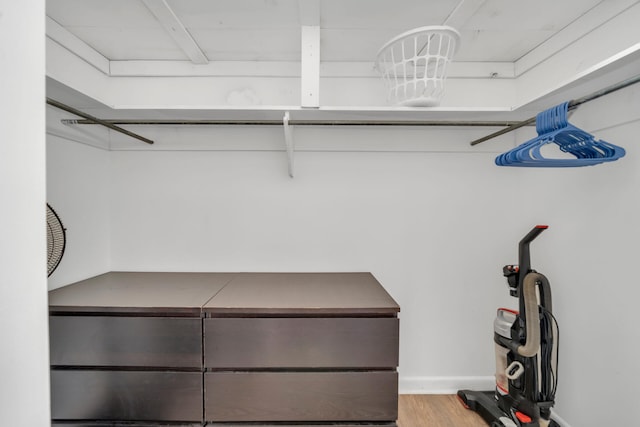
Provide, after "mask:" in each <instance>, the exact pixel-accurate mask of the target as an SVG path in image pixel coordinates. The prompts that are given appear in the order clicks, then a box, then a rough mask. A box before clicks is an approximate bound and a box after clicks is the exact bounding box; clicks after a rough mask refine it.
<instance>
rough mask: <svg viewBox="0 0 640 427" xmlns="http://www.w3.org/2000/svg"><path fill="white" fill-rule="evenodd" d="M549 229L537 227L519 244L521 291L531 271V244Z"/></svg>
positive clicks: (542, 226) (543, 226)
mask: <svg viewBox="0 0 640 427" xmlns="http://www.w3.org/2000/svg"><path fill="white" fill-rule="evenodd" d="M547 228H549V226H548V225H536V226H535V227H533V229H532V230H531V231H530V232H529V233H528V234H527V235H526V236H524V237H523V238H522V240H520V243H518V265H519V266H520V280H519V283H518V286H519V288H520V289H521V290H522V284H523V282H524V278H525V276H526V275H527V274H529V272H530V271H531V255H530V253H529V244H530V243H531V242H532V241H533V239H535V238H536V237H538V236H539V235H540V233H542V232H543V231H544V230H546V229H547Z"/></svg>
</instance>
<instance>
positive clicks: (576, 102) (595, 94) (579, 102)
mask: <svg viewBox="0 0 640 427" xmlns="http://www.w3.org/2000/svg"><path fill="white" fill-rule="evenodd" d="M638 82H640V75H637V76H635V77H631V78H629V79H627V80H624V81H622V82H620V83H617V84H615V85H611V86H609V87H606V88H604V89H602V90H599V91H597V92H593V93H592V94H590V95H587V96H584V97H582V98H578V99H574V100H571V101H569V105H568V107H567V109H568V110H569V111H571V110H574V109H576V108H578V106H579V105H582V104H584V103H585V102H589V101H593V100H594V99H598V98H600V97H601V96H604V95H608V94H610V93H612V92H615V91H617V90H620V89H624V88H625V87H627V86H631V85H632V84H635V83H638ZM535 122H536V118H535V117H531V118H528V119H526V120H523V121H521V122H517V123H514V124H511V125H508V127H506V128H504V129H502V130H499V131H497V132H494V133H492V134H490V135H487V136H484V137H482V138H479V139H476V140H473V141H471V143H470V144H471V145H478V144H480V143H482V142H485V141H488V140H490V139H493V138H495V137H498V136H500V135H504V134H505V133H509V132H513V131H514V130H516V129H520V128H521V127H523V126H527V125H532V124H535Z"/></svg>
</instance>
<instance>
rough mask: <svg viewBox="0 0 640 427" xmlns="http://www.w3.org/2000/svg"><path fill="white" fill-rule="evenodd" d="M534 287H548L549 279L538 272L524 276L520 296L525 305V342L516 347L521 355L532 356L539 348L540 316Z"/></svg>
mask: <svg viewBox="0 0 640 427" xmlns="http://www.w3.org/2000/svg"><path fill="white" fill-rule="evenodd" d="M536 287H542V288H544V287H546V288H547V289H548V288H549V281H548V280H547V278H546V277H545V276H544V275H543V274H540V273H529V274H527V275H526V276H525V278H524V287H523V288H522V294H521V295H522V296H521V298H522V299H523V300H524V306H525V313H524V315H525V325H526V338H525V339H526V342H525V343H524V344H523V345H519V346H518V347H517V349H516V350H517V352H518V354H519V355H520V356H522V357H533V356H535V355H536V353H537V352H538V350H539V349H540V340H541V336H540V317H539V314H538V296H537V293H536Z"/></svg>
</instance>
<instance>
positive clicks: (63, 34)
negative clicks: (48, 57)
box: [46, 16, 109, 74]
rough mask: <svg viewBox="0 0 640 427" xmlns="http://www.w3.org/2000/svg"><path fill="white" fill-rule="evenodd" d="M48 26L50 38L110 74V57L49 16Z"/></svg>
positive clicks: (47, 18)
mask: <svg viewBox="0 0 640 427" xmlns="http://www.w3.org/2000/svg"><path fill="white" fill-rule="evenodd" d="M46 26H47V37H48V38H49V39H51V40H53V41H55V42H56V43H58V44H59V45H60V46H62V47H64V48H65V49H67V50H68V51H69V52H71V53H73V54H74V55H76V56H77V57H78V58H81V59H82V60H84V61H85V62H87V63H88V64H91V65H92V66H94V67H95V68H97V69H98V70H100V71H102V72H103V73H104V74H109V59H107V58H105V57H104V56H103V55H102V54H101V53H100V52H98V51H97V50H95V49H94V48H92V47H91V46H89V45H88V44H86V43H85V42H84V41H82V40H80V39H79V38H78V37H76V36H75V35H74V34H71V33H70V32H69V31H68V30H67V29H66V28H64V27H63V26H62V25H60V24H58V23H57V22H56V21H54V20H53V19H51V18H50V17H48V16H47V17H46ZM47 53H48V52H47Z"/></svg>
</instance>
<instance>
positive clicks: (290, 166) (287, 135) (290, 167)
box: [282, 111, 295, 178]
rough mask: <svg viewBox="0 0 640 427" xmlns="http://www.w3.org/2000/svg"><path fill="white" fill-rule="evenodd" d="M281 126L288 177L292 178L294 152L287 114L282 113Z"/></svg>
mask: <svg viewBox="0 0 640 427" xmlns="http://www.w3.org/2000/svg"><path fill="white" fill-rule="evenodd" d="M282 125H283V127H284V144H285V148H286V150H287V162H288V172H289V176H290V177H291V178H293V154H294V152H295V143H294V141H293V133H292V129H291V125H289V112H288V111H287V112H286V113H284V117H283V118H282Z"/></svg>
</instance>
